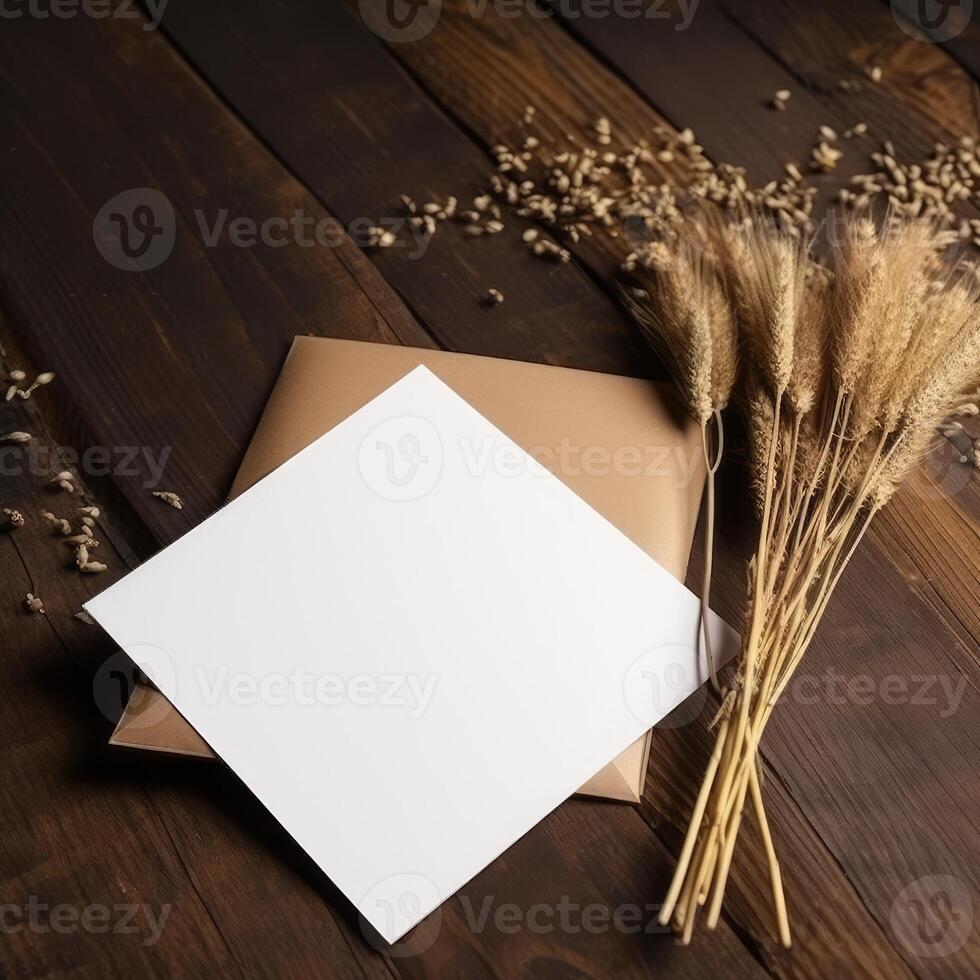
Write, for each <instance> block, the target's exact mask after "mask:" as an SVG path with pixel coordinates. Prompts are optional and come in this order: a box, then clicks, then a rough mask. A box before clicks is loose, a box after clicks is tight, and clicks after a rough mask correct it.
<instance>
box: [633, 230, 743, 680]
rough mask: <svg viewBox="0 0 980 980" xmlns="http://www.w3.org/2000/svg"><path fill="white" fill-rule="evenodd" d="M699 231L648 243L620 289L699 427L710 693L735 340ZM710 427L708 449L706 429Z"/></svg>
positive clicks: (716, 267)
mask: <svg viewBox="0 0 980 980" xmlns="http://www.w3.org/2000/svg"><path fill="white" fill-rule="evenodd" d="M704 235H705V233H704V230H703V229H702V230H700V231H699V232H698V233H697V235H694V234H692V235H691V236H689V237H687V238H684V239H682V240H681V241H679V242H675V243H674V244H673V247H668V246H667V245H666V244H665V243H662V242H659V243H654V244H653V245H651V246H650V247H649V248H648V249H647V251H646V254H645V259H644V262H643V263H642V264H641V265H638V266H637V268H636V269H634V270H633V272H632V274H631V276H630V281H629V282H628V283H627V284H625V285H624V287H623V289H622V298H623V302H624V304H625V306H626V307H627V309H628V310H629V311H630V312H631V314H632V315H633V318H634V320H635V321H636V323H637V324H638V325H639V327H640V329H641V330H642V331H643V333H644V335H645V336H646V338H647V340H648V341H649V342H650V345H651V346H652V347H653V348H654V350H655V351H657V352H658V353H659V354H660V355H661V357H662V359H663V360H664V362H665V363H666V364H667V366H668V368H669V370H670V372H671V374H672V376H673V377H674V380H675V381H676V383H677V385H678V387H679V388H680V390H681V394H682V396H683V399H684V402H685V404H686V405H687V406H688V409H689V410H690V412H691V414H692V415H693V416H694V417H695V418H696V419H697V421H698V424H699V425H700V426H701V444H702V446H703V448H704V461H705V467H706V469H707V480H706V484H707V490H706V501H705V513H706V520H705V524H706V527H705V563H704V579H703V582H702V588H701V635H702V637H703V639H704V645H705V653H706V656H707V660H708V666H709V671H710V675H711V682H712V684H713V685H714V686H715V687H716V689H718V690H720V688H718V684H717V679H716V678H717V673H716V669H715V662H714V657H713V654H712V650H711V641H710V639H709V633H708V625H707V612H708V600H709V598H710V595H711V574H712V557H713V554H714V527H715V474H716V473H717V472H718V467H719V466H720V465H721V458H722V453H723V451H724V445H725V442H724V439H725V437H724V427H723V425H722V412H723V411H724V409H725V408H727V407H728V402H729V399H730V398H731V395H732V391H733V389H734V387H735V381H736V379H737V377H738V356H737V355H738V339H737V332H736V327H735V316H734V312H733V309H732V303H731V298H730V296H729V292H728V287H727V284H726V282H725V278H724V274H723V270H722V268H721V265H720V263H719V258H718V256H717V254H716V253H715V252H714V251H712V250H711V249H710V248H709V247H707V246H708V241H707V239H706V238H705V237H704ZM712 426H713V429H714V447H712V445H711V443H712V439H711V431H710V430H711V428H712Z"/></svg>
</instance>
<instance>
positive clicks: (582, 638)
mask: <svg viewBox="0 0 980 980" xmlns="http://www.w3.org/2000/svg"><path fill="white" fill-rule="evenodd" d="M555 410H556V411H560V407H559V406H555ZM298 502H301V503H298ZM85 608H86V610H87V611H88V612H89V613H90V614H91V615H92V616H93V617H94V618H95V619H96V620H97V621H98V622H99V623H100V624H101V625H102V627H103V628H104V629H105V630H106V631H107V632H108V633H109V634H110V635H111V636H112V637H113V638H114V639H115V640H116V642H118V643H119V645H120V647H121V648H122V649H123V650H124V651H125V652H126V653H127V654H128V655H129V656H130V657H131V658H132V659H133V660H134V662H136V663H137V664H139V665H140V666H141V668H142V669H143V670H145V671H146V673H147V674H148V676H149V677H150V679H151V680H152V682H153V683H154V684H155V685H156V686H157V687H158V688H160V689H161V690H162V692H163V693H164V694H166V695H167V697H168V698H169V699H170V701H171V702H172V703H173V704H174V705H175V707H177V708H178V710H179V711H180V712H181V713H182V714H183V715H184V716H185V717H186V718H187V720H188V721H189V722H190V723H191V724H192V725H193V726H194V728H195V729H196V730H197V731H198V732H199V733H200V735H201V737H202V738H203V739H204V740H205V741H206V742H207V743H208V745H209V746H211V748H212V749H213V751H214V752H215V754H216V755H217V756H218V757H219V758H221V759H223V760H224V762H225V763H226V764H227V765H228V766H229V767H230V768H231V769H232V771H234V772H235V773H236V774H237V775H238V776H239V777H240V778H241V779H242V780H243V782H244V783H245V785H246V786H248V787H249V789H250V790H251V791H252V792H253V793H254V794H255V796H256V797H257V798H258V799H259V801H260V802H262V803H263V804H264V805H265V806H266V807H267V808H268V809H269V811H270V812H271V813H272V814H273V816H274V817H275V818H276V819H277V820H278V821H279V822H280V823H281V824H282V825H283V827H284V828H285V829H286V830H287V832H288V833H289V834H290V835H291V836H292V837H293V838H294V839H295V840H296V842H297V843H298V844H299V845H300V846H301V847H302V848H303V849H304V850H305V851H306V852H307V854H308V855H309V856H310V857H311V858H312V860H313V861H314V862H315V863H316V864H317V866H318V867H319V868H321V869H322V871H323V872H324V873H325V874H326V875H327V876H328V877H329V878H330V879H331V880H332V881H333V883H334V884H335V885H336V886H337V887H338V888H339V889H340V891H341V892H343V894H344V895H345V896H346V897H347V898H348V899H349V900H350V901H351V902H352V903H353V905H354V906H355V907H356V908H357V909H358V910H359V911H360V913H361V915H362V916H363V917H364V918H365V920H366V921H367V922H368V923H369V924H370V925H371V926H372V927H373V928H374V929H376V930H377V932H378V933H379V934H380V935H381V936H382V937H383V938H384V939H386V940H387V941H388V942H394V941H395V940H397V939H398V938H400V937H401V936H402V935H403V934H404V933H405V932H406V931H407V930H408V929H410V928H412V927H413V926H414V925H415V924H417V923H418V922H419V921H421V919H422V918H423V917H425V916H426V915H427V914H428V913H429V912H431V911H432V910H433V909H435V908H436V907H437V906H438V905H439V904H440V903H441V902H443V901H445V900H446V899H447V898H449V897H450V896H451V895H452V894H454V893H455V892H456V891H457V890H458V889H459V888H460V887H462V886H463V885H464V884H465V883H466V882H467V881H469V879H470V878H472V877H473V875H475V874H477V873H478V872H479V871H480V870H481V869H483V868H484V867H486V865H487V864H489V863H490V862H491V861H492V860H494V859H495V858H496V857H497V856H499V855H500V854H501V853H502V852H503V851H504V850H506V849H507V848H508V847H510V845H511V844H512V843H513V842H514V841H515V840H517V839H518V838H519V837H521V836H522V835H523V834H525V833H526V832H527V831H528V830H529V829H530V828H531V827H533V826H534V825H535V824H536V823H538V822H539V821H540V820H541V819H543V818H544V817H545V816H546V815H547V814H548V813H549V812H551V810H553V809H554V808H555V807H556V806H558V805H559V804H560V803H561V802H562V801H563V800H565V799H566V798H567V797H568V796H569V795H570V794H572V793H573V792H574V791H575V790H576V789H577V788H578V787H579V786H581V785H582V783H583V782H584V781H585V780H587V779H588V778H589V777H590V775H592V774H593V773H596V772H598V771H599V770H600V769H601V768H602V767H603V766H604V765H605V764H607V763H608V762H609V761H610V760H611V759H613V758H615V756H616V755H617V754H618V753H619V752H622V751H623V750H624V749H625V748H626V747H627V746H628V745H629V744H630V743H632V742H634V741H635V740H636V739H638V738H639V737H640V736H641V735H642V734H643V732H645V731H647V730H648V729H649V728H650V727H651V726H652V725H653V724H655V723H656V722H657V721H659V720H660V719H661V718H663V717H664V715H666V714H667V713H668V712H669V711H671V710H672V709H673V708H674V707H675V706H676V705H677V704H678V703H679V702H680V701H681V700H682V698H683V697H684V696H685V694H686V693H690V691H692V690H694V688H695V687H696V686H697V685H698V683H699V681H700V679H701V677H703V675H704V673H705V672H706V669H707V668H706V665H705V663H704V658H703V657H702V656H700V655H699V653H698V647H699V643H698V632H699V613H700V603H699V601H698V599H697V597H696V596H694V595H693V594H692V593H691V592H689V591H688V590H687V589H685V588H684V586H683V585H681V584H680V583H679V582H678V581H677V580H676V579H675V578H674V577H673V576H671V575H670V573H669V572H667V571H665V570H664V569H663V568H662V567H661V566H660V565H658V564H657V563H656V562H655V561H654V560H653V559H651V558H650V556H649V555H647V554H646V553H645V552H644V551H643V549H642V548H639V547H638V546H637V545H636V544H634V543H633V542H632V541H630V540H629V538H627V537H626V536H625V535H624V534H623V533H622V532H620V531H619V530H618V529H617V528H616V527H614V526H613V525H612V524H611V523H610V522H609V521H608V520H607V519H606V518H604V517H603V516H602V515H601V514H599V513H598V512H597V511H596V510H595V509H594V508H592V507H591V506H589V504H588V503H586V502H585V501H584V500H583V499H582V498H581V497H579V496H577V495H576V494H575V493H574V492H572V491H571V490H570V489H569V488H568V487H567V486H566V485H565V484H563V483H562V481H560V480H558V479H556V478H555V476H554V475H553V474H552V473H550V472H549V471H548V470H547V469H545V468H544V467H543V466H541V465H540V464H539V463H537V462H536V461H535V460H534V458H533V457H531V456H530V455H529V454H528V453H526V452H525V451H524V450H522V449H521V448H520V447H519V446H517V445H516V444H515V443H514V442H513V440H511V439H510V438H509V437H508V436H507V435H506V433H504V432H503V431H501V429H499V428H497V427H496V426H495V425H494V424H493V423H492V422H491V421H489V420H488V419H487V418H485V417H484V416H483V415H481V414H480V413H479V412H478V411H477V410H476V409H475V408H473V407H472V406H471V405H470V404H469V403H468V402H467V401H466V400H465V399H464V398H463V397H461V396H460V394H459V393H457V392H456V391H454V390H453V388H452V387H450V386H449V385H447V384H446V383H445V382H443V381H441V380H440V379H439V378H438V377H436V376H435V375H434V374H433V373H432V372H431V371H430V370H428V369H427V368H425V367H423V366H418V367H416V368H415V369H414V370H411V371H410V372H409V373H408V374H406V375H405V376H404V377H402V378H401V379H400V380H398V381H396V382H395V383H394V384H393V385H391V387H389V388H387V389H386V390H385V391H383V392H382V393H381V394H380V395H378V396H377V397H376V398H374V399H372V400H371V401H369V402H368V403H367V404H366V405H364V406H363V407H361V408H359V409H358V410H357V411H355V412H354V413H353V414H352V415H350V416H349V417H348V418H346V419H345V420H344V421H342V422H340V423H339V424H338V425H336V426H334V427H333V428H332V429H331V430H330V431H329V432H327V433H326V434H325V435H323V436H321V437H320V438H319V439H317V440H316V441H315V442H313V443H312V444H311V445H309V446H307V447H306V448H305V449H303V450H302V451H301V452H299V453H297V454H296V455H295V456H293V457H292V458H291V459H289V460H288V461H286V462H285V463H283V464H282V465H281V466H279V467H278V468H277V469H275V470H274V471H273V472H272V473H271V474H269V475H268V476H267V477H265V478H264V479H261V480H259V482H258V483H256V484H255V485H254V486H252V487H251V488H250V489H248V490H247V491H245V492H244V493H242V494H241V495H240V496H239V497H238V498H237V499H235V500H233V501H232V502H231V503H229V504H228V505H227V506H226V507H224V508H223V509H222V510H220V511H219V512H218V513H216V514H214V515H213V516H212V517H210V518H208V519H207V520H206V521H204V522H203V523H202V524H200V525H198V526H197V527H195V528H194V529H193V530H191V531H190V532H188V533H187V534H186V535H184V536H183V537H182V538H180V539H179V540H178V541H176V542H175V543H174V544H172V545H170V546H169V547H168V548H165V549H164V550H163V551H161V552H160V553H158V554H157V555H155V556H154V557H152V558H151V559H150V560H149V561H147V562H146V563H145V564H143V565H141V566H140V567H139V568H138V569H136V570H135V571H133V572H131V573H130V574H129V575H127V576H126V577H125V578H123V579H122V580H121V581H119V582H117V583H116V584H115V585H112V586H110V587H109V588H108V589H107V590H105V591H104V592H102V593H101V594H100V595H98V596H97V597H96V598H94V599H92V600H90V601H89V602H87V603H86V604H85ZM707 626H708V629H709V630H710V632H711V634H712V641H713V643H714V647H715V649H718V650H720V651H725V653H728V652H730V651H731V650H732V649H733V647H734V645H735V643H736V642H737V637H736V636H735V634H734V633H733V631H732V630H731V629H730V628H728V627H727V626H726V625H725V624H724V623H723V622H722V621H721V620H720V619H719V618H718V617H717V616H715V615H714V614H709V616H708V623H707ZM678 672H679V673H680V675H681V676H682V678H683V683H682V684H680V685H679V686H675V685H674V684H673V683H672V682H671V678H672V677H676V676H677V674H678Z"/></svg>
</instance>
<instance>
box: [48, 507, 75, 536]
mask: <svg viewBox="0 0 980 980" xmlns="http://www.w3.org/2000/svg"><path fill="white" fill-rule="evenodd" d="M41 517H42V518H43V519H44V520H45V521H47V522H48V523H49V524H50V525H51V527H52V528H54V530H56V531H57V532H58V533H59V534H63V535H65V536H66V537H67V536H68V535H70V534H71V533H72V531H71V524H69V523H68V521H66V520H65V518H63V517H55V515H54V514H52V513H51V511H49V510H42V511H41Z"/></svg>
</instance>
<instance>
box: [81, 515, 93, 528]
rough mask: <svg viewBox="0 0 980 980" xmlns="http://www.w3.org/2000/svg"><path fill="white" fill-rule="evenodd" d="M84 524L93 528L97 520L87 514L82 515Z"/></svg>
mask: <svg viewBox="0 0 980 980" xmlns="http://www.w3.org/2000/svg"><path fill="white" fill-rule="evenodd" d="M82 525H83V526H84V527H87V528H93V527H95V521H93V520H92V518H91V517H89V516H88V515H87V514H86V515H84V516H83V517H82Z"/></svg>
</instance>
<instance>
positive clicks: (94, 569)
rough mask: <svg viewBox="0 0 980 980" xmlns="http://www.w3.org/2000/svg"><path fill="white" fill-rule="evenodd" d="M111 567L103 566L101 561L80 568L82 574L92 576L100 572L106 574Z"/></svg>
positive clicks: (87, 563)
mask: <svg viewBox="0 0 980 980" xmlns="http://www.w3.org/2000/svg"><path fill="white" fill-rule="evenodd" d="M108 567H109V566H108V565H105V564H103V563H102V562H100V561H89V562H86V563H85V564H84V565H80V566H79V569H78V570H79V571H80V572H86V573H88V574H90V575H97V574H98V573H99V572H104V571H105V570H106V569H107V568H108Z"/></svg>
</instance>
